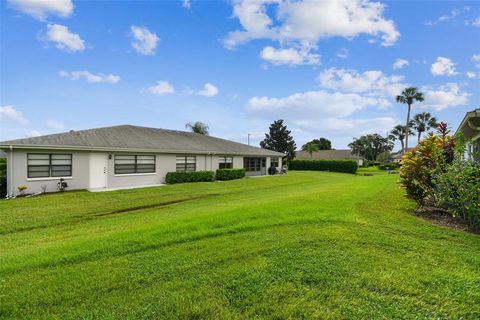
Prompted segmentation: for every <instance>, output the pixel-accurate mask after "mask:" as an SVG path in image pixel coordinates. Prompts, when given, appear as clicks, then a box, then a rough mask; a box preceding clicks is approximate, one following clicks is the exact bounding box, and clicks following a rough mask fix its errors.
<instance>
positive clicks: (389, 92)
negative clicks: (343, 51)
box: [318, 68, 407, 107]
mask: <svg viewBox="0 0 480 320" xmlns="http://www.w3.org/2000/svg"><path fill="white" fill-rule="evenodd" d="M403 80H404V78H403V77H402V76H396V75H391V76H388V75H386V74H384V73H383V72H382V71H379V70H368V71H365V72H363V73H360V72H358V71H356V70H349V69H337V68H330V69H325V70H323V71H322V72H321V73H320V75H319V76H318V81H319V84H320V86H321V87H323V88H326V89H332V90H340V91H343V92H353V93H365V94H366V95H369V96H379V97H385V98H393V97H395V96H396V95H397V94H399V93H400V92H401V91H402V89H403V88H405V87H406V86H407V84H406V83H403ZM389 105H390V103H389V102H387V101H384V103H383V104H382V105H381V106H383V107H386V106H389Z"/></svg>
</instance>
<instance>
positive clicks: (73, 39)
mask: <svg viewBox="0 0 480 320" xmlns="http://www.w3.org/2000/svg"><path fill="white" fill-rule="evenodd" d="M39 39H40V40H42V41H44V42H53V43H54V44H55V47H56V48H57V49H60V50H64V51H67V52H70V53H73V52H76V51H83V50H85V41H83V40H82V39H81V38H80V36H79V35H78V34H76V33H73V32H70V31H69V30H68V28H67V27H66V26H62V25H59V24H48V25H47V31H46V32H45V33H42V34H41V35H40V37H39Z"/></svg>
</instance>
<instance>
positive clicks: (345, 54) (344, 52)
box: [337, 48, 350, 59]
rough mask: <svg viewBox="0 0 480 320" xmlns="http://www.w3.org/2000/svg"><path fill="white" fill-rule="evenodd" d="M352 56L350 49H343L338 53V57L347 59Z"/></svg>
mask: <svg viewBox="0 0 480 320" xmlns="http://www.w3.org/2000/svg"><path fill="white" fill-rule="evenodd" d="M349 56H350V52H349V51H348V49H345V48H342V49H340V50H339V51H338V52H337V57H339V58H342V59H347V58H348V57H349Z"/></svg>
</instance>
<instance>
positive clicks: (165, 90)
mask: <svg viewBox="0 0 480 320" xmlns="http://www.w3.org/2000/svg"><path fill="white" fill-rule="evenodd" d="M146 91H147V92H150V93H151V94H156V95H160V96H162V95H166V94H171V93H175V88H174V87H173V86H172V85H171V84H170V83H168V81H157V84H156V85H154V86H151V87H148V88H147V89H146Z"/></svg>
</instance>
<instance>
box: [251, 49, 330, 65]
mask: <svg viewBox="0 0 480 320" xmlns="http://www.w3.org/2000/svg"><path fill="white" fill-rule="evenodd" d="M260 56H261V57H262V59H263V60H266V61H268V62H270V63H273V64H275V65H281V64H288V65H302V64H319V63H320V55H318V54H314V53H309V52H308V50H304V49H295V48H287V49H275V48H273V47H270V46H267V47H265V48H263V50H262V52H261V53H260Z"/></svg>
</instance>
